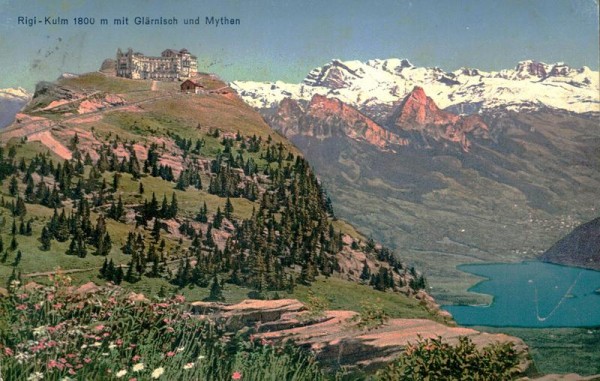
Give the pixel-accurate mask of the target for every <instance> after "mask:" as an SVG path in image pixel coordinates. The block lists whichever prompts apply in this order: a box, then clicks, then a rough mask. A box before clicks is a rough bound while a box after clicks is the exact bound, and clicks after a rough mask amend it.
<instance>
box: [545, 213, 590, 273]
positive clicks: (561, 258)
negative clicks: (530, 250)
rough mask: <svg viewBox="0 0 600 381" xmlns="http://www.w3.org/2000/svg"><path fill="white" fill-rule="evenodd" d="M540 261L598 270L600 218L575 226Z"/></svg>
mask: <svg viewBox="0 0 600 381" xmlns="http://www.w3.org/2000/svg"><path fill="white" fill-rule="evenodd" d="M540 259H541V260H542V261H544V262H551V263H556V264H559V265H567V266H578V267H585V268H589V269H593V270H600V218H596V219H594V220H592V221H590V222H586V223H585V224H582V225H579V226H577V227H576V228H575V229H574V230H573V231H572V232H571V233H569V234H567V235H566V236H565V237H563V238H561V239H560V240H559V241H558V242H556V243H555V244H554V245H552V247H551V248H550V249H548V250H547V251H546V252H545V253H544V254H542V256H541V257H540Z"/></svg>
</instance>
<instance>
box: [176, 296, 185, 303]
mask: <svg viewBox="0 0 600 381" xmlns="http://www.w3.org/2000/svg"><path fill="white" fill-rule="evenodd" d="M175 301H176V302H177V303H183V302H185V296H183V295H177V296H175Z"/></svg>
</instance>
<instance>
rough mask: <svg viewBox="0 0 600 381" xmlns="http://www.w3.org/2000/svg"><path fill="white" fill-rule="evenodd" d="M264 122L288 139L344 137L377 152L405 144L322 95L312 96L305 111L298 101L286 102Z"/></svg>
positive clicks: (360, 115) (350, 109) (371, 122)
mask: <svg viewBox="0 0 600 381" xmlns="http://www.w3.org/2000/svg"><path fill="white" fill-rule="evenodd" d="M267 119H268V123H269V124H270V125H271V127H273V128H274V129H276V130H279V131H281V133H283V134H284V135H286V136H288V137H290V136H294V135H304V136H312V137H315V138H318V139H325V138H330V137H343V136H345V137H348V138H350V139H353V140H358V141H366V142H367V143H369V144H372V145H374V146H377V147H379V148H386V147H389V146H393V145H407V144H408V141H407V140H406V139H402V138H400V137H399V136H397V135H395V134H393V133H391V132H390V131H388V130H386V129H384V128H383V127H381V126H379V125H378V124H377V123H375V122H374V121H373V120H371V119H370V118H368V117H366V116H365V115H363V114H362V113H360V112H359V111H358V110H356V109H355V108H353V107H351V106H349V105H347V104H345V103H344V102H342V101H340V100H339V99H336V98H328V97H325V96H323V95H315V96H313V97H312V99H311V101H310V102H309V103H308V105H307V106H306V107H305V108H303V107H302V106H301V105H300V103H299V102H298V101H295V100H292V99H290V98H286V99H284V100H282V101H281V103H280V105H279V107H278V109H277V111H276V113H275V114H273V115H271V116H270V117H268V118H267Z"/></svg>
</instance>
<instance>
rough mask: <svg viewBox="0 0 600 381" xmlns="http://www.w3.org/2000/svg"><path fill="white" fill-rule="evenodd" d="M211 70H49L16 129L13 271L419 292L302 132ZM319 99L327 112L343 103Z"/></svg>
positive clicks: (420, 280) (7, 157)
mask: <svg viewBox="0 0 600 381" xmlns="http://www.w3.org/2000/svg"><path fill="white" fill-rule="evenodd" d="M198 80H199V81H201V82H202V83H203V85H204V89H205V90H204V91H203V92H202V93H200V94H185V93H182V92H180V91H179V89H178V84H177V83H160V82H152V81H135V80H127V79H123V78H116V77H113V76H108V75H106V74H103V73H91V74H84V75H78V76H76V75H70V76H63V77H61V78H60V79H59V80H58V81H57V82H54V83H41V84H39V85H38V86H37V88H36V93H35V95H34V97H33V99H32V101H31V102H30V103H29V104H28V106H27V107H26V109H25V110H24V111H23V113H21V114H19V115H18V117H17V121H16V122H15V123H14V124H13V125H12V126H10V127H9V128H7V129H6V130H5V131H3V133H2V134H1V135H0V139H1V140H2V142H3V143H4V144H5V146H4V148H3V150H2V152H0V162H1V164H2V165H1V166H0V169H1V171H0V176H1V177H2V179H3V180H4V181H3V184H4V185H3V187H2V189H1V191H2V195H3V197H4V198H3V201H2V205H1V206H2V207H3V209H2V210H3V221H5V222H4V225H3V226H4V228H3V230H2V231H1V234H0V238H1V239H2V241H0V242H4V244H3V245H4V248H5V250H4V254H3V259H2V264H0V274H3V275H4V276H5V278H7V279H8V278H9V277H10V278H11V279H14V278H15V277H27V278H30V277H34V278H35V277H39V276H40V275H47V274H49V273H52V272H53V271H55V269H56V267H61V268H62V269H63V270H64V271H67V272H68V273H72V274H77V275H76V276H77V277H78V278H79V279H80V280H81V281H87V280H90V279H91V280H95V281H99V280H103V281H108V282H112V283H116V284H122V285H124V286H126V287H128V288H131V289H134V290H143V291H145V292H146V293H149V294H152V293H158V292H159V291H161V290H163V291H161V292H164V290H165V289H167V288H174V287H175V288H178V289H180V290H183V292H186V293H189V295H191V296H195V297H200V298H203V297H212V298H217V299H220V298H222V297H226V298H228V299H231V298H233V299H234V300H235V299H239V297H240V295H246V294H248V293H251V295H252V296H254V297H271V296H273V295H275V294H276V293H281V292H288V293H293V292H294V290H295V289H296V288H297V287H309V286H310V285H311V284H312V283H313V282H314V281H315V280H316V279H321V278H322V277H326V279H327V278H328V277H332V276H333V277H336V278H338V279H342V280H344V281H348V282H355V283H358V284H361V285H363V286H364V287H365V288H369V289H370V290H372V291H373V292H385V291H388V292H396V293H399V294H400V295H402V296H403V297H404V298H407V299H406V300H408V299H410V298H414V295H415V293H416V292H417V291H418V290H420V289H423V288H424V287H425V284H426V281H425V279H424V277H423V276H422V274H421V273H420V272H418V271H416V270H415V269H414V267H411V266H409V265H408V264H406V263H404V262H402V261H401V260H399V259H398V257H397V256H396V255H395V254H394V253H393V252H392V251H391V250H389V249H388V248H386V247H384V246H381V245H380V244H376V243H375V242H374V241H373V240H372V239H367V238H366V237H365V236H363V235H361V234H360V233H358V232H357V231H356V230H354V229H353V228H352V227H351V226H350V225H348V224H347V223H345V222H344V221H342V220H338V219H337V218H335V216H334V215H333V210H332V206H331V200H330V198H329V196H328V195H327V193H326V191H325V190H324V189H323V188H322V186H321V183H320V181H319V180H318V179H317V178H316V176H315V175H314V173H313V172H312V169H311V167H310V165H309V164H308V163H307V162H306V160H305V159H304V158H303V157H302V156H301V155H300V153H299V152H298V150H297V149H296V148H295V147H294V146H293V145H292V144H291V143H290V142H289V141H288V140H286V139H285V138H283V137H282V136H281V135H278V134H275V133H273V132H272V130H270V129H269V127H268V126H267V125H266V124H265V123H264V121H263V119H262V118H261V117H260V115H259V114H257V113H256V112H255V111H254V110H252V109H251V108H250V107H248V106H247V105H245V104H244V102H242V101H241V100H240V99H239V98H238V97H237V96H236V95H235V94H234V93H233V92H232V91H231V89H230V88H229V87H228V86H227V85H226V84H225V83H223V82H222V81H220V80H219V79H218V78H217V77H216V76H213V75H203V76H201V77H199V78H198ZM321 100H325V98H323V99H321ZM319 103H320V101H319V99H316V100H315V102H314V104H313V106H312V108H311V110H312V112H314V116H315V117H317V116H318V117H326V116H327V115H333V113H331V112H329V111H327V108H324V109H323V108H319V107H318V104H319ZM338 106H339V105H338ZM336 111H339V110H337V109H336ZM349 115H353V117H354V118H356V120H355V121H354V123H355V124H356V123H366V118H364V117H363V119H361V117H360V115H359V114H358V113H357V114H356V115H354V114H352V113H351V112H349ZM366 126H367V128H368V127H369V125H366ZM7 221H8V222H7ZM11 226H14V228H11ZM9 243H10V246H9ZM39 258H44V260H43V261H40V260H39ZM418 309H420V310H422V308H418ZM430 312H432V313H433V315H435V313H436V312H435V311H428V312H426V313H427V314H430Z"/></svg>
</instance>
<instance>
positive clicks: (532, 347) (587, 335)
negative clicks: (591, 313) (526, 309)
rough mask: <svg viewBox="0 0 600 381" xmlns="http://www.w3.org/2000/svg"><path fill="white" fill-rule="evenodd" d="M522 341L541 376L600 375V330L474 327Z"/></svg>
mask: <svg viewBox="0 0 600 381" xmlns="http://www.w3.org/2000/svg"><path fill="white" fill-rule="evenodd" d="M473 328H475V329H477V330H481V331H484V332H490V333H497V332H502V333H505V334H508V335H513V336H517V337H520V338H521V339H523V341H525V343H526V344H527V345H528V346H529V352H530V354H531V357H532V358H533V361H534V364H535V367H536V369H537V371H538V372H540V373H543V374H550V373H565V372H572V373H577V374H580V375H593V374H600V365H599V364H600V328H598V327H596V328H508V327H507V328H495V327H473Z"/></svg>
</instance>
